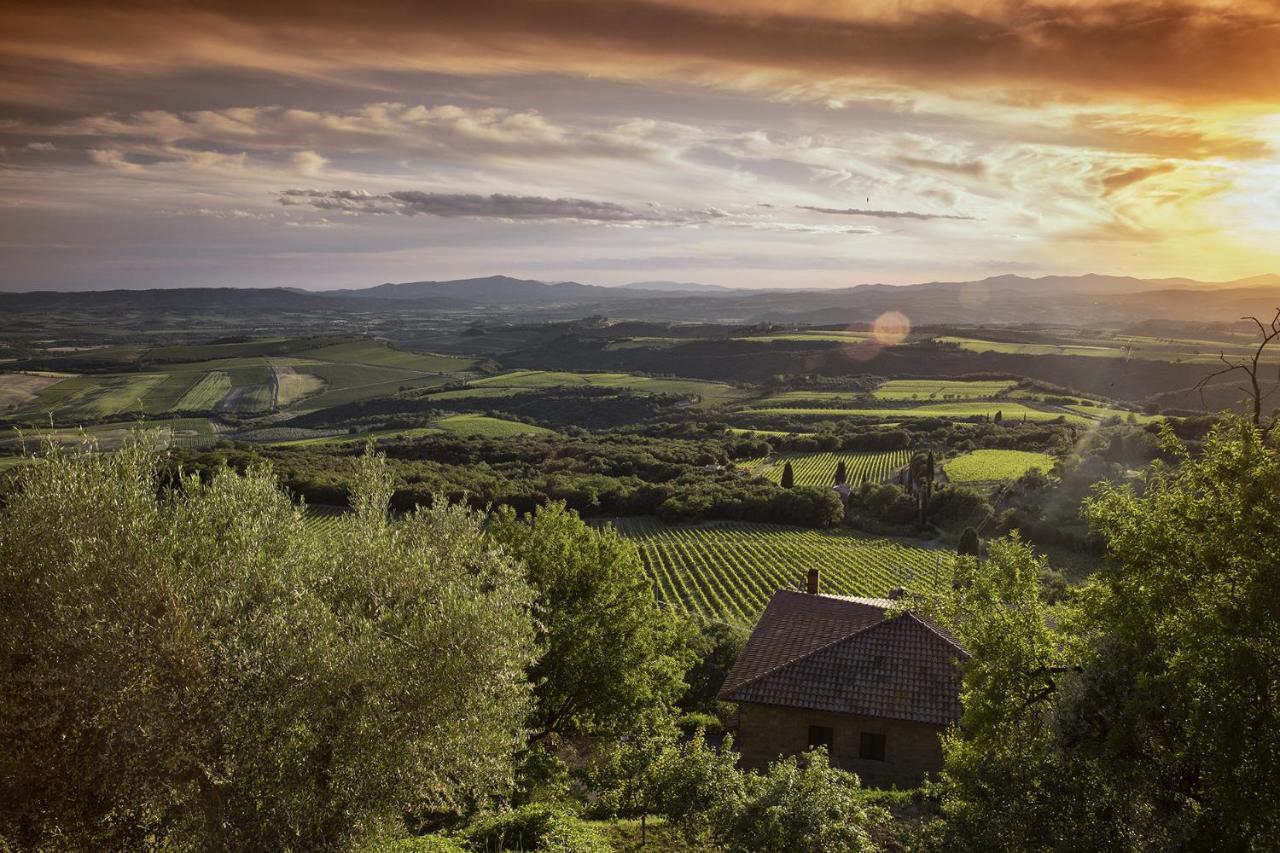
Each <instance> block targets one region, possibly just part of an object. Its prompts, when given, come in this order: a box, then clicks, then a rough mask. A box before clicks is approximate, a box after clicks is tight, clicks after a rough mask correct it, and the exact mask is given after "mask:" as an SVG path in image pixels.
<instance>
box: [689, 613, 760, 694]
mask: <svg viewBox="0 0 1280 853" xmlns="http://www.w3.org/2000/svg"><path fill="white" fill-rule="evenodd" d="M690 627H691V630H690V637H689V638H688V640H687V641H686V642H687V645H688V649H689V652H690V653H691V654H692V655H693V660H694V663H693V666H691V667H690V668H689V671H688V672H686V673H685V676H684V680H685V683H686V684H688V689H687V690H686V691H685V694H684V696H682V697H681V698H680V707H681V708H682V709H683V710H685V711H693V712H701V713H706V714H714V713H715V712H716V711H717V710H718V707H719V702H718V700H717V699H716V694H718V693H719V692H720V688H721V687H722V686H723V685H724V680H725V677H726V676H727V675H728V674H729V670H730V669H732V668H733V664H734V663H735V662H736V661H737V659H738V655H739V653H741V651H742V647H743V646H745V645H746V643H747V635H748V631H747V629H746V628H743V627H742V626H740V625H731V624H729V623H727V622H718V621H713V620H704V619H700V618H699V619H697V620H696V621H695V622H694V623H693V624H692V625H691V626H690Z"/></svg>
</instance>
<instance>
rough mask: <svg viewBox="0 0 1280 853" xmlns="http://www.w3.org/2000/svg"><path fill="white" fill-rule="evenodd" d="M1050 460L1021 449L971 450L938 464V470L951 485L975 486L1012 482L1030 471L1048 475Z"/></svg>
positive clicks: (1044, 456) (1051, 464) (1046, 455)
mask: <svg viewBox="0 0 1280 853" xmlns="http://www.w3.org/2000/svg"><path fill="white" fill-rule="evenodd" d="M1054 462H1055V460H1054V458H1053V457H1052V456H1050V455H1049V454H1047V453H1030V452H1028V451H1025V450H975V451H973V452H971V453H966V454H964V455H963V456H957V457H956V458H955V459H950V460H948V461H946V462H944V463H943V464H942V470H943V471H945V472H946V474H947V477H948V478H949V479H950V480H951V481H952V482H953V483H977V482H996V481H1001V482H1003V481H1008V480H1016V479H1018V478H1019V477H1021V476H1022V475H1023V474H1025V473H1027V472H1028V471H1030V470H1031V469H1032V468H1039V469H1040V470H1041V471H1044V472H1045V473H1048V472H1049V471H1051V470H1052V469H1053V463H1054Z"/></svg>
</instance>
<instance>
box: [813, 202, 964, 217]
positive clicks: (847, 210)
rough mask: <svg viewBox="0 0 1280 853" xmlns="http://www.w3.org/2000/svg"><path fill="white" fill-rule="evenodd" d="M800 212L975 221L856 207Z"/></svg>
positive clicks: (912, 212) (825, 208)
mask: <svg viewBox="0 0 1280 853" xmlns="http://www.w3.org/2000/svg"><path fill="white" fill-rule="evenodd" d="M797 208H798V209H799V210H812V211H813V212H814V213H832V214H836V215H838V216H871V217H874V218H876V219H963V220H968V221H974V219H975V218H974V217H972V216H958V215H956V214H951V213H917V212H915V211H911V210H862V209H859V208H856V207H846V208H835V207H814V206H813V205H808V204H801V205H797Z"/></svg>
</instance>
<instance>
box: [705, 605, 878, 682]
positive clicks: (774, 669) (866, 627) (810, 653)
mask: <svg viewBox="0 0 1280 853" xmlns="http://www.w3.org/2000/svg"><path fill="white" fill-rule="evenodd" d="M805 594H807V593H805ZM887 621H888V620H887V619H881V620H880V621H879V622H872V623H871V624H870V625H863V626H862V627H861V628H855V629H854V630H852V631H850V632H849V633H848V634H845V635H844V636H842V637H837V638H836V639H834V640H832V641H831V642H829V643H827V644H826V645H824V646H818V648H816V649H813V650H812V651H808V652H805V653H804V654H802V655H800V656H799V657H794V658H792V659H791V660H789V661H783V662H782V663H780V664H778V665H777V666H774V667H771V668H769V669H766V670H765V671H764V672H762V673H760V674H759V675H753V676H752V677H751V678H748V679H747V680H746V681H743V682H740V683H739V684H737V685H735V686H734V688H733V689H732V690H729V691H727V692H728V693H729V694H734V693H737V692H738V691H739V690H741V689H742V688H744V687H746V686H747V685H748V684H754V683H755V682H757V681H759V680H760V679H762V678H765V677H766V676H769V675H773V674H774V673H775V672H777V671H778V670H780V669H786V668H787V667H789V666H791V665H792V664H797V663H799V662H800V661H802V660H806V659H807V658H811V657H813V656H814V655H816V654H818V653H819V652H824V651H826V650H827V649H829V648H831V647H832V646H836V645H839V644H840V643H843V642H845V641H846V640H851V639H853V638H854V637H856V636H858V635H859V634H863V633H865V632H867V631H870V630H871V629H872V628H878V627H879V626H881V625H883V624H884V623H885V622H887Z"/></svg>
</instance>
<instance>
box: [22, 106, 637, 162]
mask: <svg viewBox="0 0 1280 853" xmlns="http://www.w3.org/2000/svg"><path fill="white" fill-rule="evenodd" d="M651 128H652V123H648V124H645V123H633V124H630V125H626V126H621V127H615V128H610V129H609V130H606V131H591V130H582V129H573V130H571V129H569V128H565V127H562V126H558V125H556V124H553V123H551V122H549V121H547V120H546V119H545V118H544V117H543V116H541V115H540V114H538V113H537V112H535V111H532V110H525V111H513V110H508V109H500V108H492V107H490V108H478V109H477V108H466V107H460V106H454V105H449V104H445V105H440V106H434V107H428V106H423V105H407V104H400V103H390V102H388V103H373V104H366V105H364V106H362V107H360V108H359V109H355V110H348V111H344V112H322V111H317V110H301V109H289V108H285V107H278V106H273V107H234V108H228V109H222V110H197V111H193V112H186V113H174V112H168V111H164V110H145V111H142V112H137V113H132V114H128V115H117V114H106V115H95V116H89V117H86V118H81V119H76V120H74V121H69V122H63V123H60V124H53V125H36V124H32V125H27V126H23V125H19V124H16V123H11V124H10V126H9V130H10V131H11V132H12V131H15V130H16V131H22V130H25V131H28V132H32V133H41V134H43V135H45V136H63V137H87V138H93V137H106V138H111V139H132V140H145V141H150V142H156V143H161V144H166V145H190V144H203V145H224V146H238V147H245V148H251V149H258V150H278V149H293V150H309V149H320V150H323V149H336V150H340V151H343V152H346V153H378V154H384V155H397V154H401V155H403V154H432V155H463V156H467V157H472V158H473V157H476V156H482V155H503V154H514V155H521V156H547V157H571V156H572V157H623V158H637V157H644V156H648V155H649V154H651V153H653V151H654V150H655V149H654V147H653V146H652V145H649V144H646V143H645V142H644V140H643V138H642V137H643V135H644V133H645V132H646V131H648V130H650V129H651Z"/></svg>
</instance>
